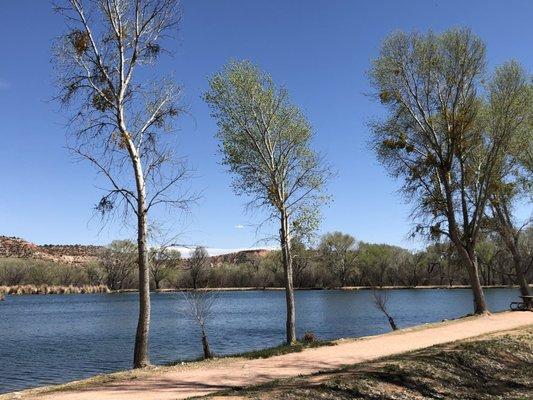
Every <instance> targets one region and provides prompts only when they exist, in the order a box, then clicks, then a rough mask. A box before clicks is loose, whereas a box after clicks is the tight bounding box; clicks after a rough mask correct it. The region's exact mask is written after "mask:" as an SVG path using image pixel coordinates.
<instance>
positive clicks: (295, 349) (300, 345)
mask: <svg viewBox="0 0 533 400" xmlns="http://www.w3.org/2000/svg"><path fill="white" fill-rule="evenodd" d="M336 344H337V343H336V342H333V341H327V340H319V341H316V342H312V343H304V342H296V343H295V344H292V345H288V344H280V345H279V346H274V347H267V348H266V349H260V350H252V351H246V352H243V353H235V354H229V355H227V356H215V358H214V359H215V360H216V359H225V358H246V359H248V360H254V359H256V358H269V357H274V356H281V355H283V354H289V353H299V352H301V351H303V350H305V349H312V348H315V347H323V346H335V345H336ZM203 361H209V360H204V358H203V357H199V358H195V359H192V360H186V361H185V360H176V361H172V362H169V363H166V364H164V365H165V366H168V367H171V366H175V365H187V364H190V363H197V362H203Z"/></svg>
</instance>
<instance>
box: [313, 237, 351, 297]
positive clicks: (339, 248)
mask: <svg viewBox="0 0 533 400" xmlns="http://www.w3.org/2000/svg"><path fill="white" fill-rule="evenodd" d="M356 250H357V244H356V241H355V238H354V237H353V236H350V235H348V234H345V233H341V232H332V233H326V234H325V235H324V236H322V239H321V241H320V245H319V248H318V251H319V253H320V257H321V258H322V262H323V264H324V265H325V267H326V268H327V269H329V270H330V271H332V272H333V274H334V275H335V277H336V279H337V282H339V284H340V286H341V287H344V286H346V284H347V282H348V279H349V278H350V276H351V274H352V273H353V272H354V270H355V268H356V264H355V261H356V258H357V253H356Z"/></svg>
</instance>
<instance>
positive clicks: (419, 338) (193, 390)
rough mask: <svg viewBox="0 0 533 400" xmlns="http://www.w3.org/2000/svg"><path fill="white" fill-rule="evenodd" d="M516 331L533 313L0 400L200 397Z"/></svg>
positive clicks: (127, 373) (117, 376)
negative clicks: (171, 387) (172, 389)
mask: <svg viewBox="0 0 533 400" xmlns="http://www.w3.org/2000/svg"><path fill="white" fill-rule="evenodd" d="M516 329H533V319H532V314H530V313H528V312H510V311H505V312H498V313H494V314H490V315H481V316H463V317H459V318H457V319H453V320H444V321H442V322H433V323H425V324H420V325H416V326H412V327H407V328H404V329H400V330H397V331H391V332H388V333H384V334H378V335H370V336H362V337H347V338H343V339H337V340H334V341H332V342H331V343H332V346H331V347H330V346H326V347H315V348H306V349H303V350H301V351H299V352H293V353H287V354H282V355H274V356H273V357H268V358H256V359H247V358H243V357H242V354H236V355H235V356H233V357H223V358H215V359H212V360H202V361H191V362H185V363H179V364H177V365H174V366H151V367H149V368H146V369H140V370H123V371H117V372H112V373H107V374H98V375H95V376H93V377H90V378H87V379H81V380H75V381H71V382H67V383H64V384H58V385H50V386H40V387H35V388H31V389H25V390H21V391H15V392H8V393H3V394H0V400H14V399H22V398H23V399H26V398H28V399H32V400H33V399H37V398H39V399H42V398H46V399H47V400H74V399H76V400H93V399H105V400H111V399H112V400H118V399H120V400H140V399H143V400H156V399H158V400H161V399H165V400H167V399H168V400H170V399H180V398H189V397H196V396H204V395H208V394H215V393H217V392H220V391H221V390H225V389H228V388H233V387H244V386H248V385H250V384H258V383H266V382H270V381H275V380H277V379H280V378H288V377H291V376H292V377H294V376H300V375H312V374H316V373H317V372H320V371H322V372H324V371H328V370H335V369H339V368H342V367H344V366H346V365H353V364H361V363H363V362H366V361H372V360H377V359H381V358H383V357H389V356H393V355H397V354H403V353H407V352H411V351H414V350H419V349H424V348H428V347H432V346H435V345H439V344H446V343H454V342H456V341H465V340H476V339H479V338H482V337H484V336H486V335H492V334H495V335H503V334H506V333H507V332H510V331H513V330H516ZM243 368H246V372H245V373H243ZM302 372H303V374H302ZM237 381H238V383H239V384H238V385H236V382H237ZM169 382H170V383H173V384H176V389H175V391H170V390H169V386H168V385H169ZM208 383H209V385H208ZM214 383H216V384H214ZM207 386H209V387H208V388H207V389H206V387H207Z"/></svg>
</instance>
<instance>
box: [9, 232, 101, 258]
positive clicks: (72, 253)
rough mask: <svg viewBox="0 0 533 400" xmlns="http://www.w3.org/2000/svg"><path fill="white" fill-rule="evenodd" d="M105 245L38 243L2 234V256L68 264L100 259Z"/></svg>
mask: <svg viewBox="0 0 533 400" xmlns="http://www.w3.org/2000/svg"><path fill="white" fill-rule="evenodd" d="M103 249H104V247H103V246H87V245H80V244H73V245H52V244H45V245H36V244H34V243H31V242H28V241H27V240H24V239H21V238H17V237H8V236H0V257H12V258H33V259H39V260H46V261H54V262H61V263H66V264H80V263H86V262H88V261H92V260H95V259H98V257H99V256H100V253H101V252H102V250H103Z"/></svg>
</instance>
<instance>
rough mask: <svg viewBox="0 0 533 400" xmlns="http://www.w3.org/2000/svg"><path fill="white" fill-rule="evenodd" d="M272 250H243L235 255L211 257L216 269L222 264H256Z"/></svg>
mask: <svg viewBox="0 0 533 400" xmlns="http://www.w3.org/2000/svg"><path fill="white" fill-rule="evenodd" d="M271 251H272V250H267V249H253V250H241V251H238V252H235V253H227V254H221V255H218V256H212V257H211V265H212V266H214V267H216V266H218V265H221V264H243V263H245V262H254V261H255V260H259V259H261V258H263V257H265V256H266V255H267V254H269V253H270V252H271Z"/></svg>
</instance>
